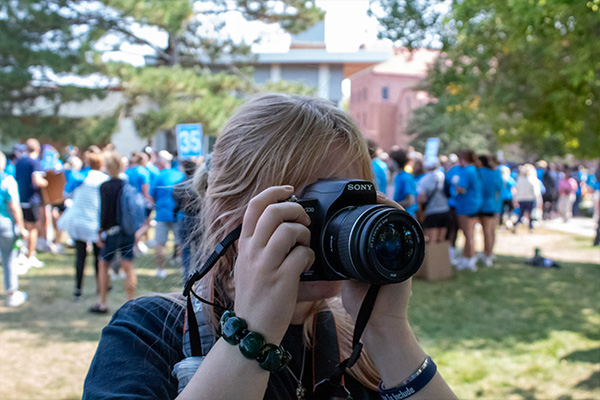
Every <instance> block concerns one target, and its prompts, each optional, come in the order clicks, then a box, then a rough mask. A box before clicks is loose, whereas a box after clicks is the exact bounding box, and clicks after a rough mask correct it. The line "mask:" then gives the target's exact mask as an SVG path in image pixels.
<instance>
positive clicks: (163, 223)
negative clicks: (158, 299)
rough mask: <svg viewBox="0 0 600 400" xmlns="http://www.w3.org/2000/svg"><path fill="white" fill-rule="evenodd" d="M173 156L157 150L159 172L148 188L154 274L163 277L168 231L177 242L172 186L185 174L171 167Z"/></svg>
mask: <svg viewBox="0 0 600 400" xmlns="http://www.w3.org/2000/svg"><path fill="white" fill-rule="evenodd" d="M172 161H173V156H172V155H171V153H169V152H168V151H166V150H161V151H159V152H158V157H157V158H156V166H157V167H158V169H160V174H159V175H158V177H157V178H156V180H155V181H154V184H153V185H152V187H151V188H150V196H151V197H152V199H153V200H154V207H155V210H156V212H155V217H154V219H155V220H156V228H155V229H156V230H155V234H154V241H155V247H154V254H155V256H156V267H157V270H156V276H157V277H159V278H165V277H166V276H167V271H166V270H165V245H166V244H167V240H168V239H169V231H172V232H173V234H174V235H175V244H178V235H177V229H176V221H175V216H174V212H173V211H174V210H175V200H174V199H173V187H174V186H175V185H176V184H178V183H179V182H181V181H182V180H183V179H184V178H185V175H184V174H183V173H181V172H179V171H177V170H176V169H173V168H171V162H172Z"/></svg>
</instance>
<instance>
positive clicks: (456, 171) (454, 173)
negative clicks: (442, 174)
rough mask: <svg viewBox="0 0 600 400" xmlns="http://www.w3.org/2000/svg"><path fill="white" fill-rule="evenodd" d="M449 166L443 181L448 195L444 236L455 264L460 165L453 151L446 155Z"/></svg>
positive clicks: (451, 261)
mask: <svg viewBox="0 0 600 400" xmlns="http://www.w3.org/2000/svg"><path fill="white" fill-rule="evenodd" d="M448 161H449V163H450V166H449V168H448V171H446V180H445V183H444V191H445V192H446V194H447V195H448V207H450V211H449V213H448V215H449V216H448V232H447V234H446V238H447V239H448V242H449V245H450V246H449V247H448V255H449V256H450V263H451V264H452V265H456V263H457V258H456V237H457V236H458V216H457V215H456V195H457V193H456V184H457V183H458V179H459V175H460V171H461V170H462V167H461V166H460V163H459V162H458V156H457V155H456V154H454V153H452V154H450V155H449V156H448Z"/></svg>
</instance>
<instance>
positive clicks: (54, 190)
mask: <svg viewBox="0 0 600 400" xmlns="http://www.w3.org/2000/svg"><path fill="white" fill-rule="evenodd" d="M45 178H46V180H47V181H48V186H47V187H43V188H41V193H42V198H43V200H44V204H60V203H62V202H63V200H64V197H63V192H64V190H65V185H66V184H67V179H66V178H65V173H64V171H59V172H56V171H46V176H45Z"/></svg>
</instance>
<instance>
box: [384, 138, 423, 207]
mask: <svg viewBox="0 0 600 400" xmlns="http://www.w3.org/2000/svg"><path fill="white" fill-rule="evenodd" d="M390 157H391V158H392V159H393V160H394V161H395V162H396V164H397V165H398V170H399V172H398V173H397V174H396V177H395V178H394V198H393V199H394V201H395V202H396V203H398V204H400V205H401V206H402V207H404V209H405V210H406V212H408V213H409V214H410V215H412V216H413V217H414V216H415V215H416V214H417V209H418V207H419V206H418V204H417V184H416V182H415V178H414V177H413V176H412V174H411V173H409V172H406V171H405V170H404V167H406V164H407V163H408V154H407V153H406V150H402V149H400V150H396V151H393V152H392V153H391V154H390Z"/></svg>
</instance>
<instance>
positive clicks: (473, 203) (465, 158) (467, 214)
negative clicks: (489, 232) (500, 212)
mask: <svg viewBox="0 0 600 400" xmlns="http://www.w3.org/2000/svg"><path fill="white" fill-rule="evenodd" d="M458 158H459V160H460V165H461V166H462V167H463V168H462V169H461V171H460V175H458V182H457V183H456V193H457V196H456V215H457V216H458V226H459V228H460V229H461V230H462V231H463V234H464V235H465V246H464V248H463V254H462V258H461V259H460V260H458V262H457V266H456V268H457V269H470V270H472V271H477V267H476V265H475V264H476V262H477V258H476V257H475V223H476V222H477V221H478V220H479V212H480V211H481V202H482V199H481V178H480V177H479V172H478V171H477V167H476V166H475V154H474V153H473V151H471V150H466V151H461V152H460V153H459V155H458Z"/></svg>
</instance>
